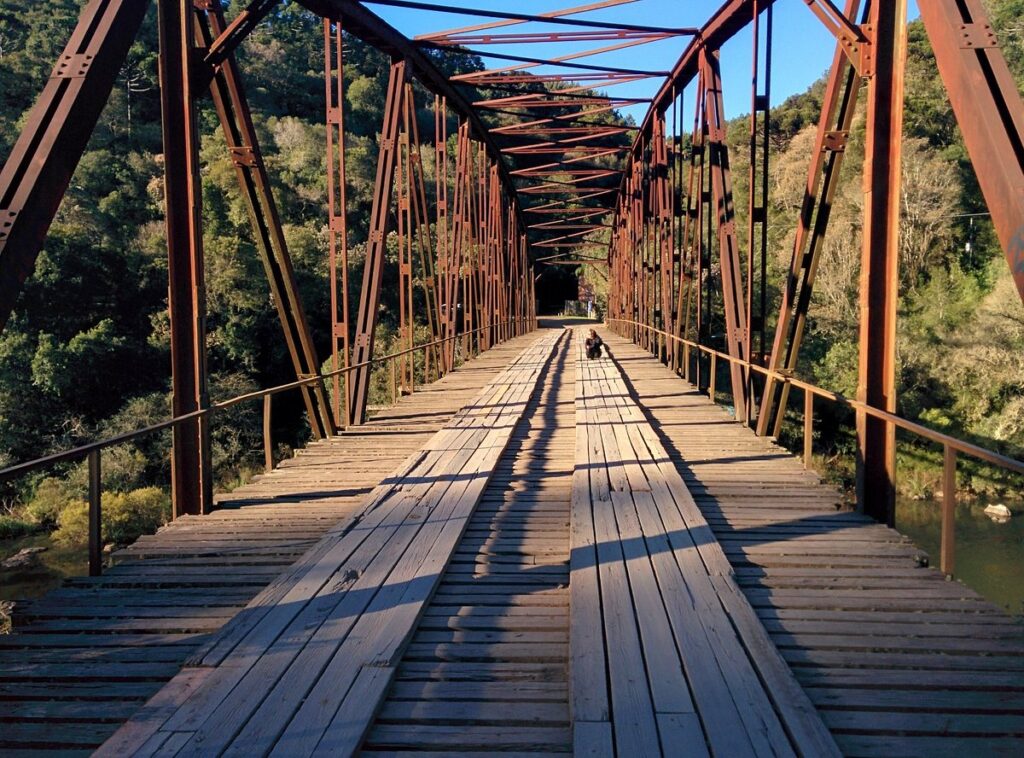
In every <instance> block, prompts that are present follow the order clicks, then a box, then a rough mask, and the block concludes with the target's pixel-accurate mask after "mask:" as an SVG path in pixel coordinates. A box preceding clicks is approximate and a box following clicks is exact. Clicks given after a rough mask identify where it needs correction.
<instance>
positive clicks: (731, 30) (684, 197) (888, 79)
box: [609, 0, 1024, 525]
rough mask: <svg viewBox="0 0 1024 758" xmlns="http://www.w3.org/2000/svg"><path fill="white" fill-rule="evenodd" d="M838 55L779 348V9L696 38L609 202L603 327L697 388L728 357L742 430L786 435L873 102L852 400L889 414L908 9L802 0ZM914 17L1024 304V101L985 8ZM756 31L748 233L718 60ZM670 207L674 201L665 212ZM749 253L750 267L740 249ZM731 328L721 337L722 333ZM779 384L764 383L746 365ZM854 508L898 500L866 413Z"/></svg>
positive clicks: (882, 515) (885, 430)
mask: <svg viewBox="0 0 1024 758" xmlns="http://www.w3.org/2000/svg"><path fill="white" fill-rule="evenodd" d="M806 4H807V6H808V10H809V11H810V12H811V13H812V14H813V16H814V17H815V18H817V19H818V20H819V21H820V23H821V26H822V28H823V31H824V32H825V33H828V34H831V35H832V36H833V37H834V38H835V42H836V48H835V55H834V58H833V63H832V67H831V69H830V72H829V76H828V81H827V85H826V90H825V97H824V106H823V108H822V113H821V117H820V120H819V123H818V129H817V137H816V142H815V147H814V149H813V151H812V153H811V155H810V165H809V168H808V175H807V185H806V191H805V195H804V202H803V207H802V210H801V213H800V216H799V220H798V225H797V229H796V235H795V242H794V246H793V250H792V263H791V266H790V271H789V275H788V276H787V278H786V280H785V281H784V282H782V283H781V285H782V286H781V292H782V298H781V306H780V310H779V312H778V314H777V318H776V319H775V335H774V339H773V340H771V342H770V345H771V346H770V348H769V347H768V345H769V342H768V340H767V335H768V328H769V322H768V315H769V314H768V313H767V298H766V286H767V282H766V280H765V272H766V263H765V261H766V256H767V240H768V237H767V228H768V225H769V223H770V219H769V218H768V205H767V196H768V195H767V188H768V185H767V181H768V148H767V141H768V134H767V129H768V106H769V94H770V90H769V86H770V85H769V82H770V79H771V61H772V50H771V41H772V32H771V30H772V6H773V2H772V0H730V1H729V2H726V3H724V4H723V5H722V6H721V7H720V8H719V9H718V11H717V12H715V13H714V14H713V15H712V17H711V18H710V20H709V21H708V22H707V24H705V26H704V27H703V29H702V30H701V33H700V34H699V35H698V36H697V37H695V38H694V39H693V41H692V42H691V43H690V45H689V46H688V48H687V49H686V50H685V52H684V53H683V55H682V56H681V58H680V59H679V61H678V62H677V63H676V64H675V66H674V67H673V69H672V71H671V73H670V75H669V76H668V77H667V78H666V79H665V82H664V84H663V85H662V87H661V89H660V90H659V91H658V93H657V94H656V95H655V96H654V98H653V100H652V105H651V108H650V110H649V112H648V114H647V116H646V118H645V120H644V122H643V124H642V125H641V127H640V129H639V130H638V132H637V133H636V136H635V139H634V142H633V146H632V149H631V151H630V154H629V161H628V163H627V165H626V166H625V167H624V169H623V174H622V177H623V178H622V182H621V185H620V190H619V194H618V197H617V198H616V211H615V216H614V221H613V232H612V237H611V242H610V246H609V261H610V267H609V270H610V271H611V272H612V276H611V277H610V282H611V288H612V290H611V295H610V300H609V311H610V316H611V317H612V318H613V319H618V320H619V321H618V322H617V326H616V329H617V330H618V331H620V332H621V333H622V334H623V335H625V336H629V337H630V338H632V339H633V340H634V341H636V342H637V343H639V344H640V345H641V346H643V347H645V348H646V349H648V350H650V351H652V352H654V353H656V354H658V355H660V356H661V357H662V359H663V360H665V361H666V362H668V363H669V364H670V365H671V366H672V367H673V368H675V369H676V370H678V371H680V372H682V373H684V374H685V376H686V377H687V378H691V379H692V381H694V382H695V383H697V384H698V386H700V387H702V388H709V387H711V388H713V387H714V383H715V379H716V377H715V376H714V368H713V367H714V361H713V359H712V360H711V361H709V360H708V359H707V356H705V355H704V354H703V352H702V351H691V350H690V347H689V344H690V342H692V343H694V344H700V345H707V346H715V347H716V348H718V349H722V350H723V351H724V354H726V355H728V357H729V360H728V361H726V362H727V363H728V364H729V368H728V374H729V381H730V386H731V396H732V398H733V405H734V408H735V413H736V416H737V418H739V419H741V420H743V421H745V423H747V424H749V425H751V426H752V427H754V428H755V429H756V431H757V433H758V434H761V435H777V434H778V432H779V428H780V425H781V422H782V417H783V414H784V412H785V409H786V406H787V401H788V392H789V387H790V384H789V383H788V382H785V381H782V380H781V379H780V378H779V377H788V376H793V374H794V372H795V370H796V366H797V359H798V357H799V350H800V344H801V341H802V338H803V336H804V333H805V331H806V327H807V317H808V310H809V307H810V301H811V294H812V292H813V285H814V277H815V273H816V271H817V268H818V265H819V263H820V259H821V250H822V243H823V240H824V238H825V235H826V233H827V229H828V222H829V212H830V209H831V200H832V197H833V195H834V192H835V189H836V183H837V180H838V176H839V170H840V168H841V166H842V164H843V160H844V157H845V147H846V140H847V138H848V136H849V133H850V127H851V123H852V120H853V116H854V113H855V110H856V108H857V104H858V103H857V100H858V96H861V97H863V98H864V99H865V100H866V103H865V106H864V107H865V111H866V131H865V158H864V218H863V228H864V235H863V253H862V258H861V270H862V275H861V283H860V339H859V359H858V389H857V400H858V402H860V403H863V404H864V405H865V406H869V407H871V408H875V409H878V410H880V411H883V412H886V413H890V414H891V413H893V412H894V411H895V409H896V369H895V361H896V305H897V290H898V281H899V280H898V272H897V260H898V244H897V243H898V226H899V212H900V209H899V203H900V200H899V198H900V151H901V144H902V120H903V117H902V111H903V69H904V57H905V47H906V23H907V22H906V2H905V0H893V2H884V3H883V2H871V1H869V0H868V1H865V2H860V1H859V0H847V1H846V3H845V7H843V8H839V7H838V6H837V5H836V4H834V3H832V2H830V1H829V0H807V2H806ZM921 18H922V20H923V22H924V26H925V30H926V32H927V34H928V37H929V39H930V41H931V43H932V46H933V48H934V50H935V57H936V61H937V64H938V70H939V73H940V75H941V78H942V80H943V82H944V83H945V85H946V89H947V91H948V93H949V97H950V102H951V103H952V105H953V110H954V113H955V115H956V117H957V121H958V123H959V124H960V127H961V130H962V131H963V134H964V140H965V142H966V144H967V147H968V151H969V153H970V156H971V160H972V161H973V163H974V166H975V170H976V171H977V173H978V177H979V183H980V185H981V188H982V191H983V193H984V196H985V200H986V202H987V204H988V207H989V211H990V213H991V215H992V221H993V224H994V226H995V230H996V233H997V235H998V237H999V239H1000V242H1001V243H1002V246H1003V249H1004V251H1005V254H1006V257H1007V262H1008V263H1009V265H1010V269H1011V271H1012V273H1013V276H1014V279H1015V281H1016V283H1017V287H1018V290H1019V291H1020V293H1021V295H1022V297H1024V105H1022V102H1021V95H1020V92H1018V91H1017V88H1016V86H1015V84H1014V82H1013V80H1012V77H1011V76H1010V72H1009V69H1008V68H1007V66H1006V62H1005V59H1004V58H1003V56H1002V54H1001V52H1000V49H999V42H998V39H997V37H996V35H995V32H994V31H993V29H992V27H991V25H990V24H989V22H988V19H987V17H986V14H985V10H984V8H983V7H982V4H981V2H980V0H967V1H966V2H958V1H956V0H935V2H928V3H923V4H922V9H921ZM741 33H742V34H750V37H751V43H752V51H753V54H752V60H753V72H752V73H753V76H752V77H751V93H750V103H751V115H750V136H749V156H748V158H749V166H750V170H749V175H748V185H747V186H748V190H749V193H748V195H749V205H748V207H747V213H746V221H747V229H746V230H745V231H746V233H745V234H743V235H741V234H740V231H739V230H738V229H737V228H736V227H737V224H736V208H735V207H734V199H733V196H732V191H731V186H732V182H733V179H734V178H733V177H732V176H731V173H730V171H729V155H728V148H727V147H726V142H725V133H724V129H725V118H726V114H724V113H723V112H722V81H721V75H720V66H719V62H718V61H719V57H720V54H721V53H720V51H721V49H722V46H723V44H724V43H725V42H726V41H727V40H730V39H732V38H733V37H735V36H737V35H738V34H741ZM691 84H695V85H696V102H695V103H694V104H693V105H692V106H691V107H692V109H693V110H692V111H691V113H692V114H693V119H694V122H693V132H692V136H691V138H690V140H689V144H688V145H684V142H683V141H682V139H681V134H682V131H683V121H682V115H683V111H684V105H686V104H684V102H683V98H682V93H683V90H684V88H686V87H688V86H690V85H691ZM669 135H671V136H669ZM666 206H667V207H666ZM741 237H742V238H743V239H745V241H746V256H745V260H744V256H743V255H742V253H741V251H740V250H739V248H738V246H737V243H738V240H739V239H740V238H741ZM718 329H721V330H722V333H721V334H716V333H715V332H716V330H718ZM752 364H753V365H756V366H759V367H765V368H767V369H769V372H767V373H765V374H763V375H761V374H757V376H758V380H757V381H755V380H754V374H755V372H751V371H750V370H749V366H750V365H752ZM857 417H858V418H857V440H858V448H857V464H858V465H857V474H858V475H857V501H858V504H859V505H860V507H861V508H862V509H863V510H864V512H866V513H868V514H869V515H871V516H874V517H875V518H877V519H879V520H881V521H884V522H887V523H889V524H890V525H891V524H892V522H893V517H894V515H893V514H894V505H895V465H896V458H895V450H896V447H895V426H894V425H893V424H891V423H889V422H888V421H887V420H886V419H884V418H880V417H878V416H875V415H873V414H869V413H865V412H863V410H858V411H857Z"/></svg>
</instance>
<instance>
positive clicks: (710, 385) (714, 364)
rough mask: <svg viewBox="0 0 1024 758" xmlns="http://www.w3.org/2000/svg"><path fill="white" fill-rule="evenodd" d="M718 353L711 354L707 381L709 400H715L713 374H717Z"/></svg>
mask: <svg viewBox="0 0 1024 758" xmlns="http://www.w3.org/2000/svg"><path fill="white" fill-rule="evenodd" d="M717 369H718V354H717V353H712V354H711V371H710V372H709V373H710V377H709V381H708V397H710V398H711V402H712V403H713V402H715V376H716V375H717V374H718V370H717Z"/></svg>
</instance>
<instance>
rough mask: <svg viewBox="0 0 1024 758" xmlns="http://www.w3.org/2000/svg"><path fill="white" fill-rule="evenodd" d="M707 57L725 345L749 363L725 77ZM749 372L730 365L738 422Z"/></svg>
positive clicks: (710, 150)
mask: <svg viewBox="0 0 1024 758" xmlns="http://www.w3.org/2000/svg"><path fill="white" fill-rule="evenodd" d="M703 57H704V66H705V80H704V86H705V88H706V90H705V93H706V94H705V97H704V117H705V119H706V121H707V133H708V166H709V169H710V174H709V176H710V180H711V191H712V196H713V201H714V204H715V215H716V216H717V219H718V223H717V226H716V233H717V241H718V251H719V264H720V265H721V278H722V308H723V310H724V311H725V331H726V345H727V347H728V351H729V355H731V356H732V357H734V358H738V359H740V360H744V361H745V360H748V359H749V357H750V356H749V354H748V353H747V344H748V342H747V336H746V323H747V316H746V307H745V305H744V302H743V299H744V292H743V267H742V263H741V261H740V254H739V246H738V244H737V240H736V209H735V206H734V204H733V195H732V175H731V172H730V169H729V148H728V146H727V145H726V142H725V139H726V119H725V110H724V108H725V106H724V102H723V99H722V75H721V71H720V70H719V66H718V54H717V52H711V51H708V52H707V53H706V55H704V56H703ZM748 374H749V370H748V369H746V368H745V367H744V366H743V365H741V364H739V363H736V362H734V361H730V362H729V375H730V377H731V379H732V396H733V405H734V406H735V411H736V418H737V419H744V418H746V412H747V411H746V408H747V402H748V400H749V398H748V390H749V384H748V382H747V376H748Z"/></svg>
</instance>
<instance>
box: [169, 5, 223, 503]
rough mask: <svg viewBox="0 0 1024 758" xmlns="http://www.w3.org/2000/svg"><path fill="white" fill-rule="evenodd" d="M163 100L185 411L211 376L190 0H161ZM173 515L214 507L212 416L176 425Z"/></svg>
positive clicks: (175, 377) (178, 383)
mask: <svg viewBox="0 0 1024 758" xmlns="http://www.w3.org/2000/svg"><path fill="white" fill-rule="evenodd" d="M157 18H158V22H159V37H160V105H161V113H162V120H163V149H164V156H165V160H164V204H165V217H166V230H167V254H168V256H167V276H168V280H169V285H170V286H169V292H168V301H167V303H168V310H169V311H170V327H171V335H170V342H171V398H172V399H171V408H172V413H173V415H174V416H184V415H186V414H189V413H192V412H194V411H198V410H201V409H203V408H206V407H207V406H208V405H209V394H208V391H207V377H206V292H205V284H204V276H203V231H202V194H201V183H200V179H199V131H198V129H197V124H196V116H197V114H196V107H195V104H196V101H197V99H198V98H197V94H198V93H197V92H196V91H195V88H194V87H195V85H194V83H195V81H196V77H195V76H194V71H195V63H196V61H197V60H198V58H197V56H196V51H195V29H194V25H193V3H192V0H160V2H158V3H157ZM171 500H172V503H173V515H174V516H175V517H177V516H180V515H183V514H199V513H207V512H209V511H210V510H211V509H212V507H213V480H212V467H211V463H210V430H209V421H208V419H206V418H203V419H201V420H196V421H192V422H186V423H183V424H180V425H178V426H176V427H175V428H174V433H173V445H172V454H171Z"/></svg>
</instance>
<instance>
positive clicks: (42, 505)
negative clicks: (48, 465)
mask: <svg viewBox="0 0 1024 758" xmlns="http://www.w3.org/2000/svg"><path fill="white" fill-rule="evenodd" d="M76 500H78V498H77V497H74V496H73V495H72V494H71V489H70V488H69V487H68V484H67V482H65V481H63V480H61V479H57V478H55V477H47V478H46V479H43V480H42V481H41V482H39V486H38V487H36V491H35V494H34V495H33V496H32V499H31V500H29V501H28V503H26V504H25V507H24V508H22V509H21V515H22V516H23V517H24V518H25V519H26V520H28V521H30V522H32V523H33V524H35V525H37V526H40V527H43V528H44V529H53V528H54V527H56V526H57V522H58V519H59V518H60V513H61V511H63V510H64V509H65V508H66V507H67V506H68V505H69V504H70V503H72V502H74V501H76Z"/></svg>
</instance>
